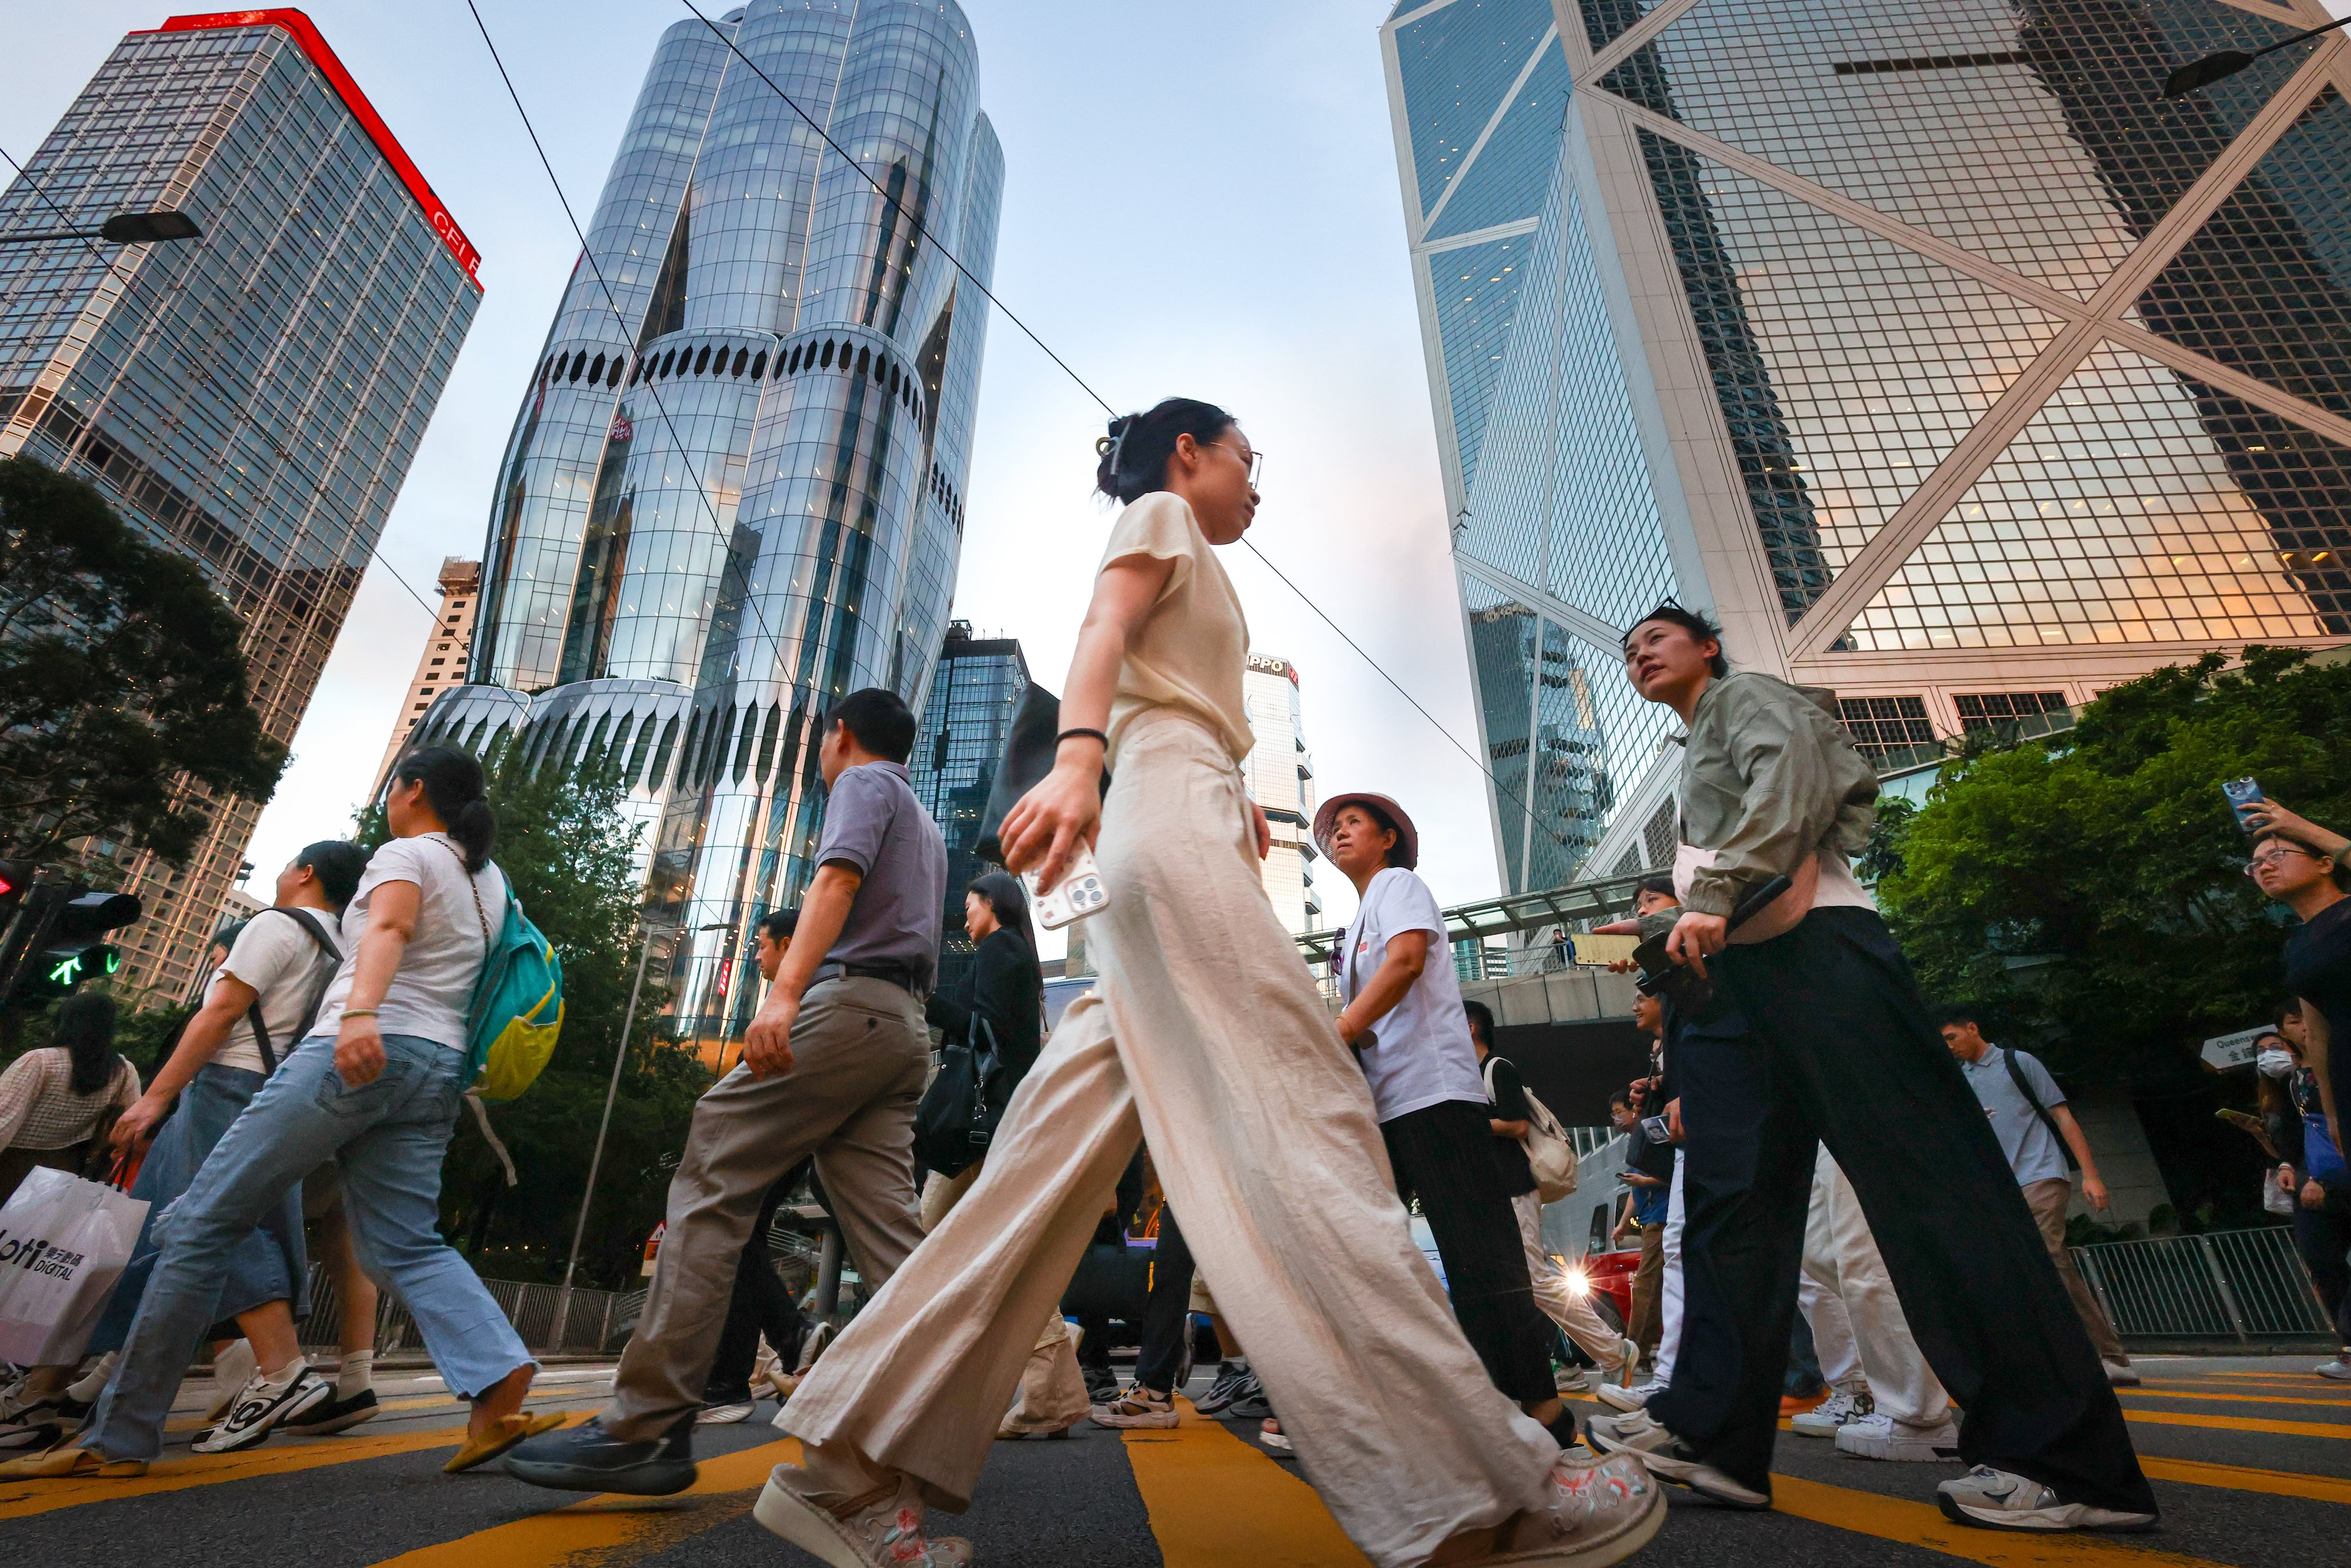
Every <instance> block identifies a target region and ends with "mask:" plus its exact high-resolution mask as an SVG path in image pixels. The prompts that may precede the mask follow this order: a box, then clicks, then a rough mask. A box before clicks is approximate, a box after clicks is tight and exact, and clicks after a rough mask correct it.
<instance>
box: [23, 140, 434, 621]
mask: <svg viewBox="0 0 2351 1568" xmlns="http://www.w3.org/2000/svg"><path fill="white" fill-rule="evenodd" d="M0 159H5V160H6V161H7V164H8V167H10V168H11V169H14V170H16V177H17V178H18V179H20V180H22V181H24V182H25V188H26V190H29V191H31V192H32V193H33V194H35V195H37V196H38V197H40V198H41V200H42V201H43V202H44V203H45V204H47V206H48V209H49V211H51V212H53V213H55V214H57V216H58V217H59V218H61V219H63V220H64V221H65V222H66V223H68V224H73V223H77V222H79V221H80V220H78V219H77V218H76V217H75V216H74V215H73V214H71V213H68V212H67V211H66V210H65V209H64V208H63V207H61V206H59V205H57V198H56V197H54V196H52V195H50V194H49V193H48V192H47V191H45V190H43V189H42V188H41V183H40V182H39V181H38V180H36V179H34V178H33V176H32V175H31V173H29V172H27V171H26V168H25V166H24V165H23V164H22V163H19V162H16V159H15V158H14V157H12V156H10V154H9V152H8V150H7V149H6V148H5V147H0ZM78 238H79V239H80V240H81V243H82V244H83V246H86V247H87V248H88V249H89V254H90V255H92V256H96V257H97V258H98V259H99V263H100V264H101V265H102V266H104V267H105V268H106V269H107V270H108V271H109V272H111V271H113V270H114V258H113V257H112V256H109V255H107V254H106V253H105V252H104V251H102V250H100V249H99V248H98V246H95V245H92V244H91V243H90V239H89V235H86V234H85V235H78ZM310 488H311V492H312V494H314V495H315V494H317V493H318V492H319V486H316V485H314V486H311V487H310ZM368 556H369V558H370V559H372V560H373V561H374V562H375V563H376V565H378V566H380V567H381V568H383V570H386V571H388V572H390V573H391V574H392V581H394V582H396V583H398V584H400V586H401V587H402V588H408V579H406V578H404V577H402V576H401V575H400V571H399V569H398V568H396V567H394V566H393V565H392V562H390V561H388V560H386V559H383V552H382V551H381V550H379V549H376V548H375V547H374V546H373V545H370V546H368ZM408 597H409V598H411V599H413V600H414V601H416V602H417V603H418V604H419V605H420V606H422V607H423V611H424V613H425V614H427V615H430V616H432V617H433V618H434V620H436V621H437V620H439V619H440V615H441V612H439V611H438V610H435V609H434V607H433V606H432V605H430V604H427V603H425V601H424V596H423V594H421V593H419V592H417V591H416V590H414V589H413V588H408Z"/></svg>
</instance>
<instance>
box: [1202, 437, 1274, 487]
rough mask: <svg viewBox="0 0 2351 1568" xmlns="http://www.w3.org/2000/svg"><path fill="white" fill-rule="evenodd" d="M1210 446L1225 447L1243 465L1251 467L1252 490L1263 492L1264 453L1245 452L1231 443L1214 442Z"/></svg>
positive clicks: (1250, 482) (1250, 481)
mask: <svg viewBox="0 0 2351 1568" xmlns="http://www.w3.org/2000/svg"><path fill="white" fill-rule="evenodd" d="M1209 444H1210V445H1211V446H1221V447H1223V448H1224V449H1225V450H1226V451H1228V452H1229V453H1231V454H1232V455H1234V456H1236V457H1238V458H1239V459H1240V460H1241V461H1242V462H1243V463H1245V464H1247V465H1249V488H1250V489H1252V490H1261V489H1263V488H1264V487H1265V454H1264V453H1262V452H1245V451H1243V450H1242V449H1241V448H1239V447H1238V446H1235V445H1234V444H1232V443H1231V442H1229V441H1212V442H1210V443H1209Z"/></svg>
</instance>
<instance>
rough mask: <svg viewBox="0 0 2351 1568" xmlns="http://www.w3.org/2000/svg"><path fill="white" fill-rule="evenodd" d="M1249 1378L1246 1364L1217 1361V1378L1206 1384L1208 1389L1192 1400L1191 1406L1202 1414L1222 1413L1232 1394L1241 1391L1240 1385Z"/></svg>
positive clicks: (1229, 1402)
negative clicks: (1236, 1364)
mask: <svg viewBox="0 0 2351 1568" xmlns="http://www.w3.org/2000/svg"><path fill="white" fill-rule="evenodd" d="M1248 1381H1249V1367H1248V1365H1247V1364H1242V1365H1239V1366H1235V1365H1234V1364H1232V1363H1231V1362H1229V1361H1220V1362H1218V1363H1217V1380H1216V1381H1215V1382H1214V1383H1211V1384H1209V1385H1208V1391H1207V1393H1206V1394H1203V1395H1201V1396H1200V1397H1198V1398H1197V1399H1195V1400H1193V1401H1192V1408H1194V1409H1195V1410H1197V1411H1198V1412H1199V1413H1200V1414H1201V1415H1203V1416H1217V1415H1222V1414H1223V1413H1224V1410H1225V1407H1226V1406H1228V1405H1230V1404H1231V1403H1232V1402H1233V1397H1234V1396H1236V1395H1238V1393H1239V1392H1240V1391H1241V1386H1242V1385H1244V1384H1246V1383H1247V1382H1248Z"/></svg>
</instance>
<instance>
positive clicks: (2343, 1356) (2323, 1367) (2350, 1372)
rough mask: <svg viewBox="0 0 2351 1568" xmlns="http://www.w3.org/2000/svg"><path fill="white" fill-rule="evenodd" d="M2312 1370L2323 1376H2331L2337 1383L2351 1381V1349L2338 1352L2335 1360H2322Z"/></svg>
mask: <svg viewBox="0 0 2351 1568" xmlns="http://www.w3.org/2000/svg"><path fill="white" fill-rule="evenodd" d="M2310 1370H2311V1371H2313V1372H2314V1373H2316V1374H2318V1375H2319V1376H2321V1377H2331V1378H2333V1379H2335V1381H2336V1382H2337V1383H2351V1351H2344V1352H2342V1353H2340V1354H2337V1355H2336V1356H2335V1359H2334V1360H2333V1361H2323V1362H2320V1363H2319V1364H2317V1365H2316V1366H2314V1367H2312V1368H2311V1369H2310Z"/></svg>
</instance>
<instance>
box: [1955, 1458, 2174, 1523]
mask: <svg viewBox="0 0 2351 1568" xmlns="http://www.w3.org/2000/svg"><path fill="white" fill-rule="evenodd" d="M1935 1504H1936V1506H1937V1507H1938V1508H1940V1509H1941V1510H1942V1511H1943V1517H1944V1518H1945V1519H1948V1520H1949V1521H1951V1522H1952V1523H1954V1524H1972V1525H1976V1526H1979V1527H1980V1528H1981V1529H1985V1530H2023V1531H2051V1532H2053V1531H2065V1530H2115V1531H2137V1530H2153V1529H2154V1528H2155V1523H2156V1519H2155V1515H2153V1514H2151V1513H2124V1512H2119V1511H2116V1510H2114V1509H2108V1508H2093V1507H2092V1506H2090V1505H2089V1504H2088V1503H2085V1502H2065V1501H2063V1500H2060V1499H2059V1498H2058V1496H2057V1493H2056V1491H2055V1490H2054V1489H2053V1488H2050V1487H2045V1486H2043V1485H2042V1484H2041V1483H2040V1482H2039V1481H2032V1480H2027V1479H2024V1478H2023V1477H2022V1476H2018V1475H2011V1474H2010V1473H2009V1472H2008V1471H2006V1470H1996V1469H1992V1468H1991V1466H1990V1465H1978V1466H1977V1467H1976V1468H1975V1469H1971V1470H1970V1471H1969V1472H1968V1473H1967V1474H1966V1475H1963V1476H1961V1477H1959V1479H1956V1480H1948V1481H1945V1482H1944V1483H1943V1484H1942V1485H1941V1486H1938V1487H1937V1488H1936V1489H1935Z"/></svg>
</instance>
